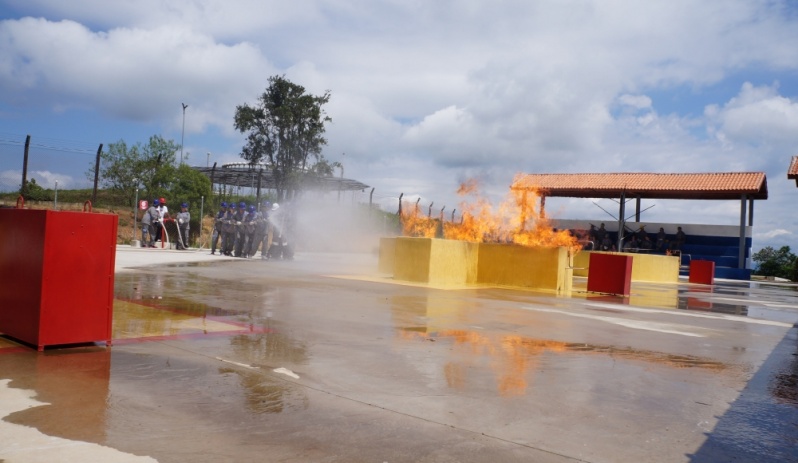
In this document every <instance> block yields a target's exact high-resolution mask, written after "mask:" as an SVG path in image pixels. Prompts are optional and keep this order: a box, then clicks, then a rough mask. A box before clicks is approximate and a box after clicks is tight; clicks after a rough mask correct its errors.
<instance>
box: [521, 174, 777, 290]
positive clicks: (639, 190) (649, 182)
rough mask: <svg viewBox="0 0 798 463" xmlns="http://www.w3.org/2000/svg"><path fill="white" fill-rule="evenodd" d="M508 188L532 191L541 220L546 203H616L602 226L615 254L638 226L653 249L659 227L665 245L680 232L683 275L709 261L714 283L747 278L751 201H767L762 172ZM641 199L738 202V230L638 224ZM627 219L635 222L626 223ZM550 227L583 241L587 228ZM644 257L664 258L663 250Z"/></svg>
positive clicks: (604, 177) (540, 181)
mask: <svg viewBox="0 0 798 463" xmlns="http://www.w3.org/2000/svg"><path fill="white" fill-rule="evenodd" d="M513 188H514V189H528V190H530V191H536V192H537V194H538V195H539V196H540V202H541V204H540V210H541V213H542V214H544V215H545V200H546V198H547V197H569V198H595V199H601V198H609V199H613V200H615V201H617V203H618V205H619V209H618V212H617V215H614V216H613V217H614V220H613V221H612V222H610V221H606V225H607V231H608V234H609V236H610V240H611V242H612V243H613V245H614V246H615V250H616V251H623V249H624V245H625V244H626V243H627V239H631V235H633V234H635V233H636V232H637V231H638V230H639V228H640V227H641V226H643V225H645V230H646V233H647V234H648V236H649V238H650V239H651V240H652V241H654V243H656V233H657V231H659V228H660V227H663V228H665V231H666V233H667V235H668V240H669V243H672V242H673V240H674V237H675V233H676V227H677V226H682V227H683V229H684V232H685V233H686V238H685V240H684V243H683V244H682V245H681V246H680V249H679V251H680V254H681V255H682V268H683V272H685V274H686V272H687V267H688V266H689V264H690V261H692V260H710V261H713V262H715V264H716V269H715V277H717V278H730V279H741V280H748V279H750V278H751V269H750V268H748V264H747V262H748V259H749V257H750V253H751V246H752V240H751V236H752V230H753V217H754V201H755V200H765V199H767V197H768V190H767V177H766V176H765V173H764V172H715V173H672V174H667V173H666V174H658V173H604V174H595V173H584V174H527V175H524V176H521V179H520V181H516V182H515V184H514V186H513ZM644 199H647V200H656V199H668V200H674V199H675V200H688V201H689V200H713V201H739V204H740V219H739V222H738V223H737V224H729V225H708V224H686V223H682V222H680V221H679V217H674V222H672V223H651V222H643V221H641V214H642V212H643V211H642V210H641V202H642V200H644ZM629 203H632V204H633V206H634V212H627V206H628V205H629ZM629 209H630V211H631V210H632V208H631V207H630V208H629ZM631 218H634V219H633V220H629V219H631ZM555 222H556V225H554V226H556V227H557V228H559V229H569V230H571V231H572V233H574V234H575V235H576V236H582V237H585V238H584V239H585V240H587V238H586V236H587V232H588V230H589V229H590V225H591V222H588V221H579V220H570V221H569V220H557V221H555ZM594 225H598V223H594ZM635 252H641V249H640V248H639V247H637V248H636V251H635ZM643 252H654V253H656V252H660V253H664V252H665V250H662V249H661V250H656V249H654V250H651V251H648V250H643Z"/></svg>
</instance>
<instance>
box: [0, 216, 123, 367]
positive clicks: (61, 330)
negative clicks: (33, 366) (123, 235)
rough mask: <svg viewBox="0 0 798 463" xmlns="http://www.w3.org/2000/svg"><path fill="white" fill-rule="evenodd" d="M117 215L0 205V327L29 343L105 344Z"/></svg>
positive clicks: (108, 336) (108, 330)
mask: <svg viewBox="0 0 798 463" xmlns="http://www.w3.org/2000/svg"><path fill="white" fill-rule="evenodd" d="M117 226H118V218H117V216H116V215H112V214H94V213H88V212H68V211H46V210H30V209H0V333H3V334H5V335H7V336H10V337H12V338H15V339H18V340H20V341H22V342H25V343H28V344H31V345H34V346H36V347H37V348H38V350H40V351H41V350H43V349H44V347H45V346H52V345H60V344H77V343H87V342H96V341H105V342H106V344H108V345H110V343H111V323H112V314H113V296H114V260H115V258H116V232H117Z"/></svg>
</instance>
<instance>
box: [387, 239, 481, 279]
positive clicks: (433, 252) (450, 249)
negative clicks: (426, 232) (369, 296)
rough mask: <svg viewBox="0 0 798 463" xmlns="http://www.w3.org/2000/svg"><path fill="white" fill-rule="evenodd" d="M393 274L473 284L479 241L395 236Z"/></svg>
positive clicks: (403, 276) (398, 277) (403, 277)
mask: <svg viewBox="0 0 798 463" xmlns="http://www.w3.org/2000/svg"><path fill="white" fill-rule="evenodd" d="M395 245H396V251H395V254H394V271H393V276H394V278H396V279H397V280H405V281H415V282H420V283H430V284H434V285H464V284H473V283H475V282H476V279H477V278H476V277H477V244H475V243H469V242H467V241H457V240H442V239H433V238H407V237H400V238H396V243H395Z"/></svg>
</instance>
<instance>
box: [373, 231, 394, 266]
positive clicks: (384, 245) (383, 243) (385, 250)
mask: <svg viewBox="0 0 798 463" xmlns="http://www.w3.org/2000/svg"><path fill="white" fill-rule="evenodd" d="M394 256H396V238H380V260H379V263H378V264H377V271H379V272H380V273H393V267H394Z"/></svg>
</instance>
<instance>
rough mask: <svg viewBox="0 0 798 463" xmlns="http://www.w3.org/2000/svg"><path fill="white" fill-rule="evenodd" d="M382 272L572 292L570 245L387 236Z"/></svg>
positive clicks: (435, 282) (382, 242)
mask: <svg viewBox="0 0 798 463" xmlns="http://www.w3.org/2000/svg"><path fill="white" fill-rule="evenodd" d="M378 266H379V271H380V272H382V273H391V274H393V277H394V278H395V279H397V280H403V281H411V282H419V283H429V284H433V285H440V286H447V285H457V286H462V285H474V284H484V285H491V286H509V287H522V288H527V289H535V290H541V291H551V292H555V293H563V292H570V290H571V281H572V270H571V269H570V267H571V258H570V255H569V253H568V250H567V249H566V248H535V247H526V246H518V245H512V244H485V243H482V244H478V243H469V242H466V241H457V240H445V239H434V238H408V237H399V238H383V239H381V240H380V258H379V264H378Z"/></svg>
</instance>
